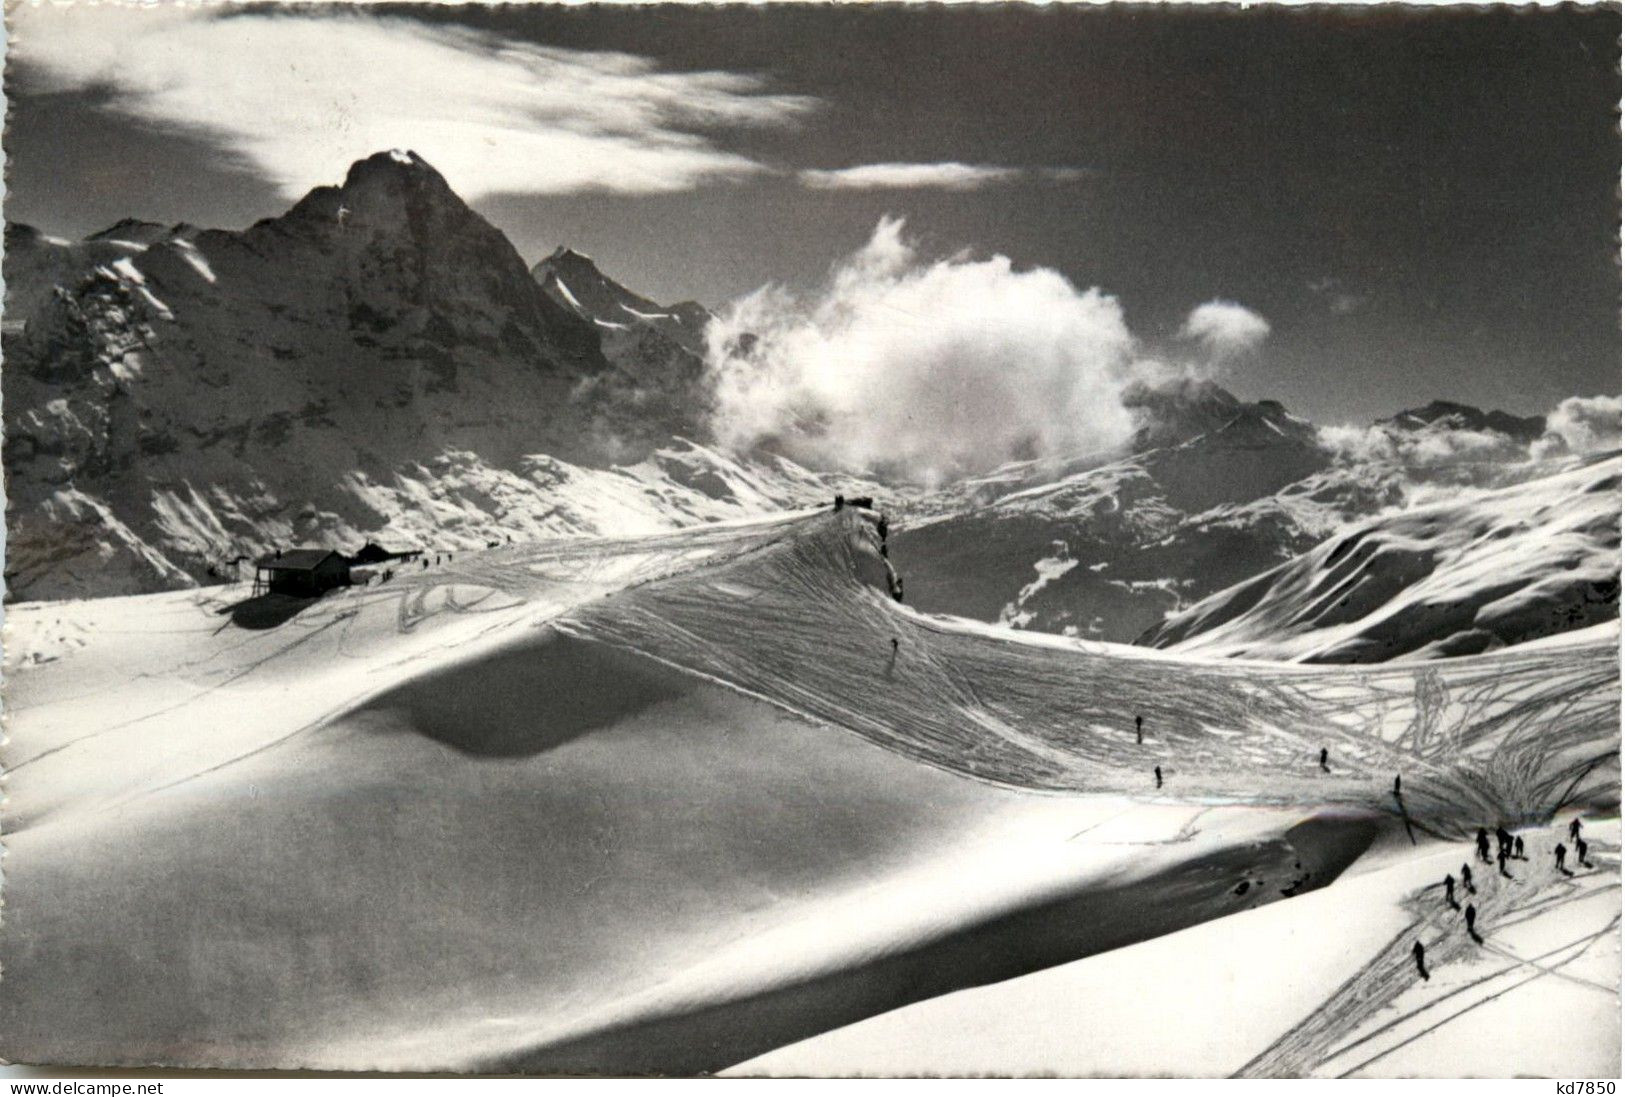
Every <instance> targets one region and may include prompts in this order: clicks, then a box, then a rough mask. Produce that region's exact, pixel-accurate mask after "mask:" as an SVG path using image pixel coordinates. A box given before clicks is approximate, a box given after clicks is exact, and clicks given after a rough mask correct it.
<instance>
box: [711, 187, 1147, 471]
mask: <svg viewBox="0 0 1625 1097" xmlns="http://www.w3.org/2000/svg"><path fill="white" fill-rule="evenodd" d="M707 339H708V344H709V346H708V351H709V353H708V362H709V366H710V369H711V371H712V376H713V379H714V381H715V383H716V391H717V403H718V407H717V413H716V419H715V424H714V425H715V427H716V429H717V432H718V434H719V435H720V436H721V438H722V439H723V440H724V441H725V442H727V443H730V444H732V445H734V446H736V447H744V446H750V445H755V444H758V443H764V442H765V443H771V444H773V445H775V446H777V447H778V448H779V449H781V450H783V451H784V452H786V453H788V454H789V455H791V456H794V457H798V458H801V459H803V460H808V461H811V462H813V463H818V464H824V465H836V466H839V467H844V468H852V469H875V470H882V471H892V472H900V473H905V474H908V475H912V476H915V477H918V478H921V479H926V480H932V479H940V478H943V477H946V476H949V475H951V474H954V473H960V472H968V471H979V470H985V469H987V468H990V467H993V466H995V465H997V464H999V463H1001V462H1003V461H1007V460H1010V459H1013V458H1023V457H1035V456H1048V455H1054V454H1060V453H1068V452H1079V451H1088V450H1093V449H1099V448H1105V447H1108V446H1113V445H1117V444H1119V443H1121V442H1123V441H1125V440H1126V439H1127V438H1128V437H1129V435H1130V433H1131V431H1132V430H1133V422H1132V419H1131V416H1130V414H1129V412H1128V411H1127V410H1126V409H1125V408H1124V407H1123V404H1122V401H1121V399H1120V393H1121V390H1122V388H1123V386H1124V384H1125V383H1126V382H1127V380H1128V379H1129V377H1130V375H1131V373H1132V366H1133V362H1134V358H1135V347H1136V342H1135V339H1134V337H1133V335H1132V334H1131V333H1130V332H1129V329H1128V327H1127V325H1126V323H1125V322H1124V319H1123V311H1122V308H1121V306H1120V305H1119V304H1118V301H1117V300H1116V298H1114V297H1111V296H1108V295H1106V294H1104V293H1102V292H1100V291H1099V290H1098V289H1085V290H1080V289H1078V288H1077V287H1075V286H1074V285H1072V283H1071V282H1069V281H1068V280H1067V279H1066V278H1065V277H1064V276H1062V275H1061V274H1059V273H1057V272H1055V271H1053V270H1045V269H1037V270H1028V271H1017V270H1015V269H1014V268H1013V267H1012V265H1011V263H1010V261H1009V260H1008V259H1006V258H1004V257H1003V256H994V257H993V258H990V259H985V260H975V259H972V258H970V257H968V256H964V255H960V256H956V257H953V258H950V259H946V260H936V261H928V260H926V259H923V258H922V257H921V256H920V255H919V254H918V253H917V251H916V249H915V247H914V246H913V245H912V244H911V243H909V242H908V241H907V240H906V239H905V238H904V236H903V223H902V222H901V221H899V220H892V219H883V220H882V221H881V222H880V223H879V225H878V226H877V227H876V229H875V231H874V234H873V236H872V237H871V238H870V240H869V242H868V243H867V244H866V245H864V246H863V247H862V248H861V249H859V250H858V251H857V252H856V253H854V254H853V255H851V256H849V257H848V258H846V259H845V260H843V261H842V262H841V263H839V264H837V266H836V267H835V268H834V270H833V271H832V272H831V274H830V276H829V278H828V279H827V281H826V282H825V284H824V285H823V286H821V287H820V288H819V289H818V290H817V291H816V292H815V293H812V294H810V295H806V296H804V297H798V296H796V295H793V294H791V293H789V292H788V291H786V290H783V289H781V288H777V287H766V288H763V289H761V290H758V291H757V292H756V293H754V294H752V295H750V296H749V297H747V298H744V299H743V300H741V301H739V302H737V303H735V304H734V305H733V306H732V307H730V308H729V309H727V310H725V311H724V312H723V314H722V315H721V316H720V317H719V318H718V319H717V320H716V321H715V322H714V323H713V324H712V325H711V327H710V329H709V330H708V332H707Z"/></svg>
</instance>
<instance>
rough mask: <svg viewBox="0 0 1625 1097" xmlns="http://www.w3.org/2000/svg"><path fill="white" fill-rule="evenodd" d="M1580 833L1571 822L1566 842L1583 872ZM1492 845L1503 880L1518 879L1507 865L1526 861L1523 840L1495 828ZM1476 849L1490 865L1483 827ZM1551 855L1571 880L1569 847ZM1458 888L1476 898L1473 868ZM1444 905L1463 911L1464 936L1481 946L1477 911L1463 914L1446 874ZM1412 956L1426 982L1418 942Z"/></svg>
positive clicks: (1559, 846)
mask: <svg viewBox="0 0 1625 1097" xmlns="http://www.w3.org/2000/svg"><path fill="white" fill-rule="evenodd" d="M1580 830H1581V824H1580V820H1579V819H1578V818H1576V819H1574V820H1572V821H1571V822H1570V823H1569V841H1571V842H1573V843H1574V850H1575V854H1576V857H1577V859H1578V860H1579V863H1580V864H1582V865H1584V866H1585V867H1586V868H1592V867H1594V866H1593V865H1592V864H1591V862H1590V861H1588V860H1586V854H1587V852H1588V849H1587V847H1586V841H1585V839H1584V838H1582V837H1580ZM1495 841H1496V847H1497V849H1496V856H1495V860H1494V862H1493V863H1494V864H1496V865H1497V866H1498V867H1499V869H1500V873H1501V875H1502V876H1505V877H1506V878H1507V879H1509V880H1514V879H1517V877H1515V876H1513V875H1512V874H1511V873H1510V872H1508V871H1507V862H1508V861H1527V860H1528V859H1529V858H1528V857H1527V856H1526V855H1525V854H1524V845H1523V838H1521V837H1519V836H1517V835H1514V834H1510V833H1508V832H1507V829H1506V828H1505V827H1502V826H1497V827H1496V828H1495ZM1476 849H1477V854H1478V859H1479V861H1481V862H1483V863H1484V864H1486V865H1488V864H1491V863H1492V862H1491V860H1490V832H1489V830H1488V829H1487V828H1485V827H1479V828H1478V839H1477V842H1476ZM1553 853H1554V854H1555V855H1556V859H1557V871H1558V872H1561V873H1562V874H1563V875H1565V876H1573V875H1574V873H1573V871H1572V870H1570V869H1569V868H1568V867H1567V865H1566V864H1565V860H1566V858H1567V856H1568V847H1566V846H1565V845H1564V844H1563V843H1562V842H1559V843H1557V846H1556V848H1555V849H1554V850H1553ZM1461 886H1462V889H1463V890H1464V891H1465V892H1466V893H1467V894H1468V895H1477V894H1478V888H1476V887H1474V886H1473V867H1472V865H1471V864H1466V863H1464V864H1463V865H1462V866H1461ZM1444 901H1445V903H1446V905H1448V906H1449V907H1450V909H1451V910H1461V911H1462V915H1463V919H1464V921H1465V922H1466V923H1467V936H1469V937H1471V938H1472V939H1473V943H1474V944H1480V945H1481V944H1483V943H1484V938H1482V937H1480V936H1479V934H1478V928H1477V926H1476V924H1475V923H1476V922H1477V920H1478V908H1477V907H1475V906H1473V904H1472V903H1468V904H1467V907H1466V909H1465V910H1462V906H1461V903H1460V902H1458V901H1457V899H1456V878H1455V877H1454V876H1452V875H1451V874H1450V873H1448V872H1447V873H1445V876H1444ZM1411 956H1412V957H1413V958H1414V959H1415V961H1416V971H1417V974H1419V975H1421V977H1422V978H1423V979H1424V980H1426V979H1428V978H1429V977H1430V976H1429V974H1428V969H1427V949H1426V947H1424V946H1423V944H1422V942H1421V941H1417V942H1416V943H1415V944H1413V945H1412V946H1411Z"/></svg>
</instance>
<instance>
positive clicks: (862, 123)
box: [5, 5, 1620, 422]
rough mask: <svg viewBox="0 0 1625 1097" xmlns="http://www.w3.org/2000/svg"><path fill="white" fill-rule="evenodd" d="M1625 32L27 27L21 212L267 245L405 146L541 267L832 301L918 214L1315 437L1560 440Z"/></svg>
mask: <svg viewBox="0 0 1625 1097" xmlns="http://www.w3.org/2000/svg"><path fill="white" fill-rule="evenodd" d="M1619 32H1620V16H1619V11H1618V8H1617V7H1612V8H1593V9H1589V10H1578V9H1562V10H1542V11H1537V12H1527V11H1526V12H1513V11H1510V10H1507V9H1504V8H1503V9H1489V10H1474V9H1441V10H1431V11H1417V10H1397V9H1365V10H1357V9H1340V10H1336V11H1327V10H1324V9H1318V10H1280V9H1271V10H1261V9H1254V10H1250V11H1246V12H1241V11H1236V10H1213V9H1201V8H1162V9H1158V8H1152V7H1128V6H1114V7H1109V8H1095V7H1091V8H1065V7H1056V6H1050V7H1044V8H1019V7H1004V8H998V9H991V8H970V7H965V8H941V7H930V8H927V7H914V8H909V7H902V6H893V7H881V8H873V7H870V8H861V9H860V8H857V7H850V6H848V7H842V6H831V5H822V6H817V7H792V6H771V5H769V6H762V7H751V8H744V7H736V8H726V7H680V6H668V7H660V8H630V7H619V8H617V7H602V6H592V7H581V8H550V7H527V6H522V5H508V6H500V7H487V8H482V7H466V8H465V7H427V6H426V7H408V6H390V5H377V6H369V7H367V8H365V9H360V8H312V7H303V8H278V7H269V6H249V7H243V8H238V9H235V10H231V11H224V10H221V9H198V8H185V9H183V8H176V7H160V8H148V9H138V8H109V7H105V6H102V7H93V6H88V5H73V6H66V7H33V6H25V7H18V8H16V9H14V11H13V15H12V41H11V57H10V64H9V66H8V70H7V81H6V91H7V94H8V103H9V119H8V120H9V129H8V131H7V135H6V142H5V144H6V154H7V187H8V190H7V194H6V197H5V214H6V217H7V219H8V220H12V221H22V222H26V223H29V224H32V225H35V226H36V227H38V228H41V229H43V230H45V231H47V232H51V233H55V234H58V235H65V236H81V235H85V234H87V233H90V232H93V231H95V230H97V229H99V228H102V227H105V226H106V225H108V224H111V223H112V222H114V221H116V220H118V219H119V218H121V217H126V216H131V217H138V218H144V219H150V220H155V221H162V222H172V221H180V220H185V221H190V222H193V223H196V224H201V225H206V226H211V227H221V228H239V227H244V226H246V225H247V224H249V223H251V222H253V221H254V220H257V219H259V218H261V217H267V216H274V215H276V214H278V213H280V212H282V211H283V210H285V209H286V208H287V207H288V206H289V205H291V204H292V202H293V201H294V200H296V199H297V197H298V196H299V195H301V194H302V193H304V192H305V191H306V190H308V189H310V188H311V187H314V186H317V185H321V184H326V183H335V182H338V181H340V180H341V179H342V178H343V175H344V172H345V169H346V168H347V166H348V164H349V163H350V162H351V161H353V160H355V159H359V158H361V157H363V156H365V155H367V154H369V153H371V152H375V151H377V150H379V149H382V148H390V147H397V146H398V147H406V148H411V149H413V150H415V151H416V152H417V153H419V154H420V155H421V156H422V157H424V158H425V159H427V160H428V161H429V162H430V163H432V164H434V165H435V166H436V167H437V168H438V169H439V170H440V171H441V172H442V173H443V174H445V175H446V177H447V179H448V181H449V182H450V183H451V185H452V186H453V187H454V188H455V189H457V190H458V192H459V193H460V194H462V195H463V196H464V197H465V198H466V199H468V200H469V201H470V202H471V204H472V205H473V206H474V207H475V208H476V209H477V210H479V211H480V212H481V213H482V214H484V215H485V216H486V217H487V218H489V219H490V220H491V221H492V222H493V223H494V224H496V225H497V226H498V227H499V228H501V229H502V230H503V231H504V232H505V233H507V235H508V236H509V238H510V239H511V240H512V241H513V242H514V244H515V246H516V247H517V248H518V249H519V251H520V253H521V254H522V255H523V256H524V257H525V258H526V259H527V260H528V261H531V262H534V261H536V260H538V259H540V258H542V257H543V256H545V255H546V254H547V253H548V252H550V251H551V250H553V248H554V247H555V246H557V245H559V244H569V245H570V246H572V247H575V248H576V249H577V250H579V251H583V252H585V253H587V254H589V255H591V256H593V257H594V258H595V259H596V260H597V261H598V263H599V265H600V267H601V268H602V269H603V270H604V271H605V272H606V273H607V274H609V275H610V276H612V277H614V278H616V279H618V280H619V281H621V282H623V283H625V284H626V285H628V286H629V287H631V288H632V289H634V290H636V291H638V292H640V293H642V294H644V295H645V296H649V297H653V298H655V299H657V300H663V301H668V302H670V301H676V300H682V299H697V300H699V301H701V302H703V303H705V304H707V305H709V306H713V307H717V306H720V305H722V304H724V303H725V302H729V301H733V300H735V299H738V298H740V297H742V296H744V295H747V294H749V293H751V292H752V291H755V290H757V289H758V288H759V287H761V286H763V285H764V284H768V283H776V284H779V285H782V286H784V287H787V288H788V289H789V290H791V291H800V292H811V291H813V290H814V287H817V286H819V285H820V284H822V283H825V282H827V280H828V279H829V278H830V277H831V272H832V270H841V269H846V268H845V267H843V264H850V263H852V262H853V261H854V256H861V255H862V254H864V252H863V249H864V248H865V247H866V245H868V246H872V245H873V239H874V238H875V237H876V234H877V232H878V231H881V230H880V229H878V228H877V226H883V225H891V224H897V223H898V222H900V227H899V228H898V229H897V230H896V231H899V232H901V233H902V234H905V236H906V241H907V247H908V249H909V252H908V254H910V255H911V256H916V255H917V256H922V257H937V258H941V259H944V260H946V259H949V258H950V257H959V260H960V261H962V262H973V263H974V262H982V261H986V260H991V259H993V257H997V256H1004V257H1007V258H1008V260H1009V263H1010V265H1011V268H1012V270H1013V271H1015V272H1017V273H1018V274H1019V273H1020V272H1024V271H1034V270H1039V269H1042V270H1044V271H1052V272H1055V273H1056V274H1058V275H1059V276H1060V277H1061V278H1062V279H1064V280H1066V282H1069V283H1070V284H1071V285H1072V286H1074V287H1076V288H1077V289H1078V290H1079V291H1080V292H1081V291H1086V290H1088V289H1090V288H1098V290H1099V291H1100V293H1101V294H1104V295H1107V296H1109V297H1110V298H1113V299H1115V301H1116V302H1117V303H1118V306H1119V307H1120V310H1121V320H1122V324H1123V326H1124V327H1125V329H1126V330H1128V331H1130V332H1132V336H1131V338H1132V339H1134V340H1137V341H1138V342H1139V344H1143V345H1144V346H1146V347H1149V348H1151V349H1152V350H1153V351H1156V350H1157V349H1158V348H1163V347H1167V348H1177V347H1180V346H1190V347H1201V346H1208V347H1209V349H1212V346H1210V344H1211V342H1212V340H1214V339H1219V340H1221V341H1222V340H1223V339H1225V338H1229V337H1230V336H1232V335H1235V334H1236V333H1241V334H1242V335H1245V336H1246V338H1245V339H1243V340H1242V343H1243V344H1244V346H1243V349H1242V351H1241V352H1239V353H1224V354H1210V355H1208V356H1207V360H1208V365H1207V367H1206V368H1210V369H1213V370H1215V371H1217V372H1218V373H1219V376H1220V379H1221V380H1222V381H1223V383H1225V384H1226V385H1227V386H1229V387H1230V388H1232V389H1233V390H1234V391H1236V392H1237V393H1238V394H1240V395H1242V396H1245V397H1250V398H1263V397H1272V398H1275V399H1279V400H1281V401H1283V402H1284V403H1285V404H1287V406H1288V407H1289V408H1290V409H1292V410H1293V411H1295V412H1298V413H1299V414H1303V415H1306V416H1308V417H1310V418H1313V419H1315V420H1317V421H1320V422H1361V421H1368V420H1370V419H1373V418H1376V417H1379V416H1384V415H1389V414H1392V413H1393V412H1395V411H1397V410H1399V409H1400V408H1403V407H1412V406H1416V405H1419V404H1423V403H1426V402H1428V401H1430V400H1433V399H1435V398H1441V397H1443V398H1449V399H1455V400H1460V401H1463V402H1467V403H1474V404H1478V405H1480V406H1493V407H1500V408H1504V409H1506V410H1509V411H1513V412H1517V413H1522V414H1532V413H1539V412H1545V411H1547V410H1549V409H1551V408H1552V407H1553V406H1555V405H1556V404H1557V403H1558V402H1559V401H1560V400H1562V399H1564V398H1565V397H1569V396H1575V395H1587V396H1589V395H1596V394H1617V393H1618V392H1619V391H1620V296H1619V292H1620V268H1619V264H1618V260H1617V254H1618V227H1619V202H1618V191H1617V186H1618V181H1619V170H1620V138H1619V134H1618V132H1617V130H1616V128H1615V127H1616V123H1617V115H1616V112H1615V106H1614V104H1615V103H1616V101H1617V100H1618V97H1619V86H1620V85H1619V76H1618V73H1617V70H1616V66H1617V64H1618V61H1619V48H1618V44H1617V38H1618V35H1619ZM885 231H893V230H889V229H888V230H885ZM922 261H923V260H922ZM978 269H981V268H978ZM968 284H970V280H968V279H963V278H962V279H959V280H958V281H957V282H956V283H955V285H956V286H959V287H962V286H963V285H968ZM1045 285H1046V286H1048V285H1050V283H1045ZM956 292H957V290H956ZM1046 292H1047V291H1046ZM944 299H945V300H957V299H958V298H954V297H952V296H951V295H950V296H949V297H946V298H944ZM1012 300H1025V298H1012ZM1204 310H1205V311H1204ZM1114 322H1115V321H1114Z"/></svg>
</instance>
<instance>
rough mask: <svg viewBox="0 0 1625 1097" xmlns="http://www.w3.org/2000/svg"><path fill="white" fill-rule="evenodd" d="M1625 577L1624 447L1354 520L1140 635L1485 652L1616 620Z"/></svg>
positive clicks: (1191, 645) (1158, 639)
mask: <svg viewBox="0 0 1625 1097" xmlns="http://www.w3.org/2000/svg"><path fill="white" fill-rule="evenodd" d="M1619 576H1620V465H1619V458H1618V457H1617V455H1616V456H1610V457H1606V458H1603V459H1601V460H1597V461H1593V462H1592V463H1589V464H1586V465H1582V466H1581V467H1579V468H1575V469H1571V470H1568V471H1564V472H1560V473H1557V474H1555V475H1552V476H1547V477H1544V478H1541V479H1536V480H1532V481H1529V482H1527V483H1524V484H1519V485H1515V486H1512V487H1507V488H1501V489H1498V490H1490V491H1481V492H1469V493H1456V498H1454V499H1453V500H1452V501H1449V502H1441V503H1435V504H1432V505H1427V506H1420V507H1415V508H1411V509H1404V510H1398V511H1394V512H1391V513H1388V514H1385V515H1383V516H1381V517H1379V518H1376V519H1373V520H1371V521H1368V522H1366V523H1364V524H1361V525H1356V526H1354V527H1352V528H1350V529H1347V530H1344V531H1342V532H1340V533H1338V534H1337V535H1335V536H1333V537H1332V538H1331V539H1330V540H1328V541H1326V542H1325V543H1323V544H1322V545H1320V546H1319V547H1317V548H1315V549H1314V550H1312V551H1310V552H1308V553H1306V554H1304V555H1303V556H1300V557H1298V558H1296V559H1294V560H1292V561H1289V562H1287V563H1284V564H1282V565H1280V566H1279V567H1277V568H1274V569H1272V570H1270V571H1267V572H1264V573H1263V574H1261V575H1259V576H1257V577H1255V578H1253V579H1250V580H1247V581H1245V582H1243V583H1240V584H1238V585H1236V586H1234V587H1232V588H1230V589H1228V590H1224V591H1221V592H1219V593H1217V594H1214V595H1213V596H1212V597H1210V598H1208V599H1206V600H1205V601H1203V602H1200V603H1198V604H1196V605H1194V606H1192V607H1190V608H1189V609H1187V610H1185V611H1183V612H1181V613H1179V614H1177V615H1175V616H1173V617H1171V618H1170V619H1169V620H1168V621H1167V622H1166V623H1164V624H1162V625H1160V626H1158V627H1157V628H1155V629H1153V630H1152V631H1151V632H1149V633H1148V634H1147V635H1146V636H1145V637H1144V639H1143V640H1142V641H1141V642H1143V643H1147V644H1150V645H1153V646H1156V647H1166V648H1172V649H1174V650H1178V651H1187V652H1202V653H1206V654H1221V655H1222V654H1230V655H1247V656H1252V657H1256V658H1276V659H1298V660H1303V661H1308V662H1370V661H1377V660H1385V659H1390V658H1394V657H1397V656H1413V657H1414V656H1424V657H1426V656H1441V655H1456V654H1462V653H1466V652H1476V651H1485V650H1490V649H1494V648H1497V647H1501V646H1505V645H1508V644H1517V643H1520V642H1522V641H1525V640H1530V639H1535V638H1538V637H1542V636H1549V635H1552V634H1554V633H1559V632H1563V631H1566V630H1568V629H1579V628H1586V627H1588V626H1591V625H1595V624H1597V623H1600V622H1605V621H1609V620H1613V619H1615V618H1617V617H1618V614H1619Z"/></svg>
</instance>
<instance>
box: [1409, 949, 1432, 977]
mask: <svg viewBox="0 0 1625 1097" xmlns="http://www.w3.org/2000/svg"><path fill="white" fill-rule="evenodd" d="M1411 955H1412V956H1414V957H1415V958H1416V971H1417V974H1419V975H1421V976H1422V981H1423V982H1424V983H1425V982H1427V981H1428V966H1427V963H1426V960H1427V949H1425V948H1423V947H1422V942H1421V941H1418V942H1416V944H1414V945H1412V946H1411Z"/></svg>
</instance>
